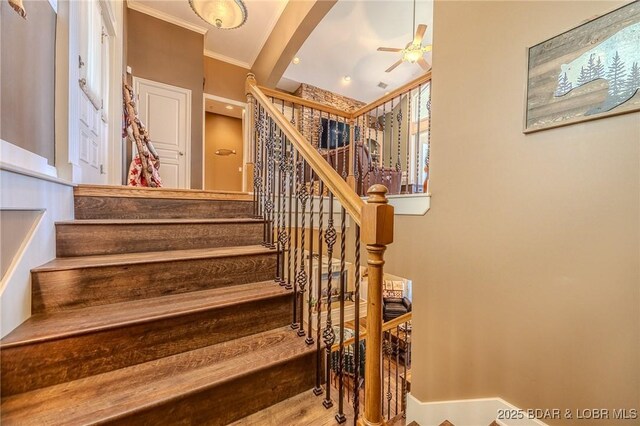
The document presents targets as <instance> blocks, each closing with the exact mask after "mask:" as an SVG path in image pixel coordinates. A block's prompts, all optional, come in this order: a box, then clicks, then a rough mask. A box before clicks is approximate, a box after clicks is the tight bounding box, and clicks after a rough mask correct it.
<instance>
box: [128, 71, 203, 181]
mask: <svg viewBox="0 0 640 426" xmlns="http://www.w3.org/2000/svg"><path fill="white" fill-rule="evenodd" d="M141 82H143V83H145V84H147V85H149V86H156V87H159V88H161V89H166V90H172V91H176V90H175V89H180V90H182V91H183V92H184V93H185V94H186V95H187V101H186V108H187V109H186V117H187V124H186V130H187V140H186V147H185V155H184V156H185V173H186V180H185V187H184V188H181V189H191V95H192V93H191V89H186V88H184V87H180V86H173V85H171V84H166V83H161V82H159V81H155V80H149V79H146V78H142V77H136V76H135V75H132V76H131V84H132V86H133V91H134V93H135V94H136V96H138V97H140V90H138V89H139V86H140V83H141ZM136 105H137V106H138V108H139V107H140V102H139V101H137V102H136ZM144 124H145V125H147V123H144ZM133 146H135V143H133V144H132V149H131V155H132V156H133ZM160 164H162V158H160ZM203 164H204V159H203ZM203 168H204V166H203ZM161 177H162V176H161ZM203 184H204V182H203Z"/></svg>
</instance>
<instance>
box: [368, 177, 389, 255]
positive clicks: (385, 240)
mask: <svg viewBox="0 0 640 426" xmlns="http://www.w3.org/2000/svg"><path fill="white" fill-rule="evenodd" d="M368 194H369V199H368V200H367V202H366V204H365V205H364V207H363V208H362V233H361V239H362V242H363V243H365V244H367V245H382V246H386V245H388V244H391V243H392V242H393V220H394V211H393V206H391V205H389V200H388V199H387V195H386V194H387V187H386V186H384V185H373V186H372V187H371V188H369V191H368Z"/></svg>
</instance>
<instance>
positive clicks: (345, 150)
mask: <svg viewBox="0 0 640 426" xmlns="http://www.w3.org/2000/svg"><path fill="white" fill-rule="evenodd" d="M348 138H349V132H348V131H347V125H346V121H345V118H344V117H342V173H341V174H340V176H342V179H344V180H347V176H348V175H349V170H347V153H348V152H349V146H348V145H347V142H349V144H352V143H353V141H351V140H348Z"/></svg>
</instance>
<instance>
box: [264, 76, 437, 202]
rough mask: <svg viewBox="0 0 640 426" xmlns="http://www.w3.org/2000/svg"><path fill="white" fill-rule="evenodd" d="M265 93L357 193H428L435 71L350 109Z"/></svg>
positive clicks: (272, 92) (280, 93) (276, 92)
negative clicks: (380, 189) (378, 188)
mask: <svg viewBox="0 0 640 426" xmlns="http://www.w3.org/2000/svg"><path fill="white" fill-rule="evenodd" d="M260 89H261V91H262V92H263V93H264V94H265V95H266V96H268V97H269V98H270V99H272V100H273V103H274V104H275V105H277V106H278V107H279V108H280V109H281V111H282V112H283V113H285V114H286V115H287V117H291V119H292V120H295V123H296V128H297V129H298V131H299V132H300V133H301V135H303V136H304V137H305V138H306V139H307V140H308V141H309V143H310V144H311V145H313V147H314V148H315V149H316V150H317V151H318V152H319V153H320V154H321V155H322V156H323V157H324V158H325V160H326V161H327V162H328V163H329V164H330V165H331V166H332V167H333V169H334V170H336V171H337V172H338V174H339V175H340V176H341V177H342V178H343V179H344V180H345V181H347V183H348V184H349V185H350V186H351V187H352V188H353V189H354V191H355V192H356V193H357V194H358V195H360V196H363V195H366V192H367V189H368V188H370V187H371V186H373V185H375V184H383V185H384V186H386V187H387V189H388V193H389V194H415V193H428V179H429V155H430V133H431V132H430V131H431V72H427V73H426V74H424V75H422V76H420V77H419V78H416V79H415V80H413V81H411V82H409V83H407V84H405V85H403V86H401V87H400V88H398V89H396V90H394V91H392V92H389V93H387V94H386V95H385V96H383V97H381V98H380V99H378V100H376V101H374V102H371V103H369V104H367V105H365V106H363V107H361V108H357V109H356V108H353V109H352V110H350V111H347V110H343V109H340V108H336V107H334V106H331V105H326V104H323V103H320V102H315V101H313V100H309V99H303V98H299V97H297V96H293V95H290V94H287V93H284V92H281V91H278V90H273V89H267V88H262V87H261V88H260ZM294 106H295V107H294Z"/></svg>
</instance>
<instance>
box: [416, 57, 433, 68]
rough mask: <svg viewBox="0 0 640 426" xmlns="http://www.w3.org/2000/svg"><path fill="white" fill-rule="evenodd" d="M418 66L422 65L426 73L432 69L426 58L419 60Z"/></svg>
mask: <svg viewBox="0 0 640 426" xmlns="http://www.w3.org/2000/svg"><path fill="white" fill-rule="evenodd" d="M418 65H420V66H421V67H422V69H423V70H425V71H429V70H430V69H431V65H429V63H428V62H427V61H426V60H425V59H424V58H420V59H418Z"/></svg>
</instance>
